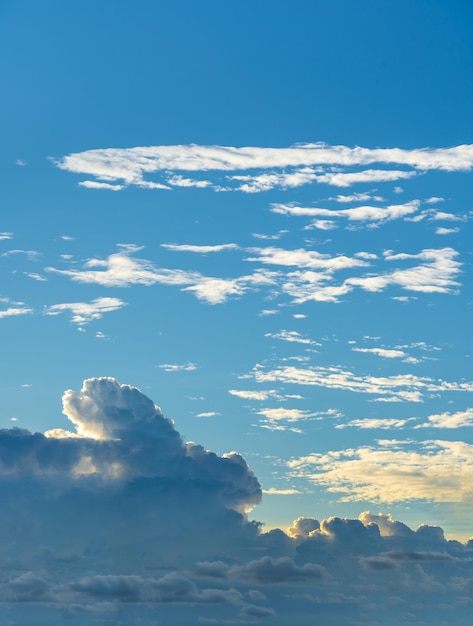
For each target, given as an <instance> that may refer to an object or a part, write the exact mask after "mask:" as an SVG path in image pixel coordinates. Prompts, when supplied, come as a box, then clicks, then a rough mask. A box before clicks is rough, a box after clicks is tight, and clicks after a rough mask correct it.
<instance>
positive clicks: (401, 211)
mask: <svg viewBox="0 0 473 626" xmlns="http://www.w3.org/2000/svg"><path fill="white" fill-rule="evenodd" d="M419 206H420V202H419V201H418V200H411V201H410V202H406V203H405V204H393V205H388V206H386V207H378V206H370V205H363V206H358V207H354V208H351V209H327V208H317V207H299V206H295V205H291V204H289V205H287V204H273V205H272V208H271V211H272V212H273V213H280V214H281V215H292V216H298V217H323V218H330V220H333V219H334V218H336V217H340V218H345V219H347V220H349V221H351V222H369V223H384V222H388V221H391V220H394V219H399V218H403V217H405V216H407V215H412V214H413V213H416V211H417V210H418V208H419Z"/></svg>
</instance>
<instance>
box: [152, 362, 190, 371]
mask: <svg viewBox="0 0 473 626" xmlns="http://www.w3.org/2000/svg"><path fill="white" fill-rule="evenodd" d="M158 367H159V368H161V369H162V370H164V371H165V372H193V371H195V370H196V369H197V365H196V364H195V363H183V364H177V363H163V364H162V365H158Z"/></svg>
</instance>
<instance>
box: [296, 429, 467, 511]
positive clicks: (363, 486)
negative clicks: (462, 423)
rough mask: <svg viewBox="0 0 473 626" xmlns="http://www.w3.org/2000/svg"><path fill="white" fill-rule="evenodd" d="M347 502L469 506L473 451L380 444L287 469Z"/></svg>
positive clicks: (444, 444)
mask: <svg viewBox="0 0 473 626" xmlns="http://www.w3.org/2000/svg"><path fill="white" fill-rule="evenodd" d="M287 465H288V467H289V468H291V469H292V476H293V477H296V476H298V477H304V476H305V478H306V479H307V480H308V481H309V482H313V483H314V484H317V485H323V486H326V487H327V488H328V489H329V491H331V492H332V493H337V494H341V496H340V500H341V501H343V502H356V501H364V502H384V503H393V502H402V501H406V500H429V501H435V502H468V501H470V500H471V497H472V495H473V488H472V479H473V446H472V445H470V444H467V443H465V442H463V441H441V440H435V441H434V440H431V441H423V442H415V441H407V442H404V441H396V440H392V441H378V445H377V446H362V447H359V448H350V449H347V450H337V451H330V452H324V453H321V454H318V453H314V454H310V455H307V456H305V457H300V458H298V459H293V460H291V461H289V462H288V463H287Z"/></svg>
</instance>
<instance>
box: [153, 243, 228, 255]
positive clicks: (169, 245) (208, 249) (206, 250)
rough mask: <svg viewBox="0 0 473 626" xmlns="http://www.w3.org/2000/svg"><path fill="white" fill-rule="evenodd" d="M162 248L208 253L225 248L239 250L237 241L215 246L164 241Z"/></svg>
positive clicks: (173, 250) (174, 250)
mask: <svg viewBox="0 0 473 626" xmlns="http://www.w3.org/2000/svg"><path fill="white" fill-rule="evenodd" d="M161 247H162V248H166V250H171V251H172V252H197V253H199V254H208V253H209V252H222V251H223V250H238V246H237V245H236V244H235V243H222V244H219V245H215V246H194V245H190V244H172V243H162V244H161Z"/></svg>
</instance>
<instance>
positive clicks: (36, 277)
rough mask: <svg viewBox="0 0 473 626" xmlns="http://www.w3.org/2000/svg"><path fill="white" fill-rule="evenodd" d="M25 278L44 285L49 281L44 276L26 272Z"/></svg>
mask: <svg viewBox="0 0 473 626" xmlns="http://www.w3.org/2000/svg"><path fill="white" fill-rule="evenodd" d="M25 276H28V278H32V279H33V280H36V281H38V282H42V283H45V282H47V281H48V279H47V278H46V277H45V276H43V275H42V274H38V273H37V272H25Z"/></svg>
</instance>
